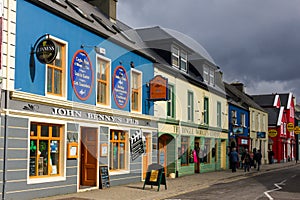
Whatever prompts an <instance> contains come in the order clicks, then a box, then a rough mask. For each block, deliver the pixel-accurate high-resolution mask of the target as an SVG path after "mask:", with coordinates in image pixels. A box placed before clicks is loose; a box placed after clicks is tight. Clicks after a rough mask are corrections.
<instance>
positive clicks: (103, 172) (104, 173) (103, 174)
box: [99, 165, 110, 189]
mask: <svg viewBox="0 0 300 200" xmlns="http://www.w3.org/2000/svg"><path fill="white" fill-rule="evenodd" d="M99 170H100V173H99V176H100V177H99V179H100V185H99V188H100V189H105V188H109V187H110V182H109V173H108V166H106V165H103V166H100V167H99Z"/></svg>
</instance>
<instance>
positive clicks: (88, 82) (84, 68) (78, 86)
mask: <svg viewBox="0 0 300 200" xmlns="http://www.w3.org/2000/svg"><path fill="white" fill-rule="evenodd" d="M71 79H72V86H73V89H74V92H75V94H76V96H77V97H78V98H79V99H80V100H83V101H84V100H87V99H88V98H89V96H90V95H91V92H92V87H93V82H94V73H93V68H92V63H91V61H90V59H89V57H88V55H87V53H86V52H85V51H84V50H78V51H76V53H75V54H74V56H73V59H72V66H71Z"/></svg>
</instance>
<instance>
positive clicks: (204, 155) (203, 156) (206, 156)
mask: <svg viewBox="0 0 300 200" xmlns="http://www.w3.org/2000/svg"><path fill="white" fill-rule="evenodd" d="M210 143H211V139H210V138H205V139H204V143H203V144H202V145H201V146H200V152H199V156H200V162H201V163H210Z"/></svg>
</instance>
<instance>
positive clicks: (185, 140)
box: [181, 136, 190, 165]
mask: <svg viewBox="0 0 300 200" xmlns="http://www.w3.org/2000/svg"><path fill="white" fill-rule="evenodd" d="M189 153H190V148H189V137H184V136H183V137H181V165H189V157H190V154H189Z"/></svg>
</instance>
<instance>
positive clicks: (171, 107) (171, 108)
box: [167, 84, 175, 118]
mask: <svg viewBox="0 0 300 200" xmlns="http://www.w3.org/2000/svg"><path fill="white" fill-rule="evenodd" d="M168 95H169V98H168V99H169V100H168V101H167V116H168V117H171V118H175V97H174V95H175V93H174V86H173V85H170V84H169V85H168Z"/></svg>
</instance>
